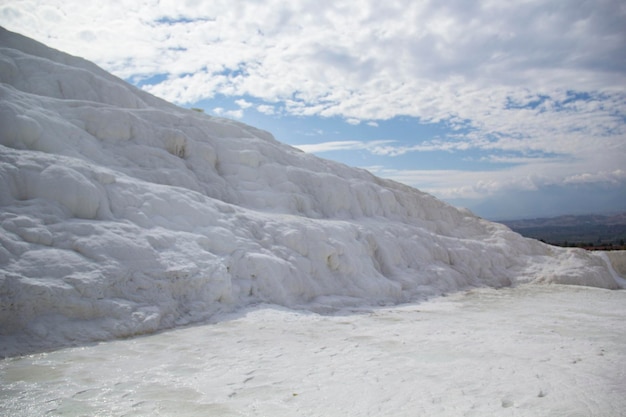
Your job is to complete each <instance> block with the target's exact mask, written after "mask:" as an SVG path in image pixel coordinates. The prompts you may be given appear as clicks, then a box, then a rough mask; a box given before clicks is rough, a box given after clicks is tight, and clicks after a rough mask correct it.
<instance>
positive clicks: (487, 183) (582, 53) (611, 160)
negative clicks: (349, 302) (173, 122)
mask: <svg viewBox="0 0 626 417" xmlns="http://www.w3.org/2000/svg"><path fill="white" fill-rule="evenodd" d="M624 22H626V3H624V2H623V1H621V0H594V1H584V0H556V1H551V0H541V1H539V0H537V1H535V0H514V1H501V0H484V1H465V0H449V1H448V0H446V1H416V0H386V1H384V2H381V1H378V0H351V1H330V0H329V1H323V0H322V1H320V0H312V1H308V0H301V1H298V0H293V1H286V0H283V1H279V0H258V1H253V0H248V1H237V0H206V1H202V0H186V1H183V0H146V1H138V0H137V1H135V0H126V1H115V2H102V1H97V2H96V1H86V0H81V1H75V0H47V1H33V0H24V1H21V0H10V1H9V0H0V25H2V26H4V27H5V28H7V29H9V30H12V31H16V32H19V33H22V34H24V35H26V36H29V37H31V38H34V39H36V40H39V41H41V42H44V43H46V44H47V45H49V46H52V47H54V48H57V49H61V50H64V51H66V52H69V53H71V54H74V55H79V56H82V57H85V58H87V59H89V60H91V61H94V62H96V63H97V64H99V65H100V66H102V67H103V68H105V69H106V70H108V71H110V72H113V73H114V74H116V75H118V76H119V77H122V78H124V79H126V80H128V81H130V82H132V83H134V84H136V85H139V86H141V87H142V88H144V89H145V90H147V91H149V92H151V93H154V94H156V95H158V96H160V97H163V98H165V99H167V100H169V101H173V102H175V103H177V104H179V105H181V106H185V107H200V108H203V109H205V111H206V112H207V113H209V114H213V115H221V116H225V117H232V118H237V119H239V120H241V121H243V122H246V123H250V124H253V125H255V126H258V127H261V128H264V129H266V130H269V131H270V132H272V133H273V134H274V135H275V136H276V138H277V139H278V140H280V141H282V142H285V143H288V144H291V145H294V146H297V147H299V148H301V149H303V150H305V151H307V152H312V153H315V154H317V155H319V156H321V157H325V158H330V159H335V160H338V161H341V162H343V163H346V164H348V165H352V166H358V167H362V168H366V169H368V170H370V171H371V172H373V173H374V174H377V175H379V176H382V177H387V178H392V179H395V180H397V181H400V182H403V183H406V184H409V185H412V186H415V187H417V188H419V189H421V190H424V191H427V192H430V193H432V194H434V195H436V196H438V197H440V198H442V199H444V200H446V201H449V202H451V203H453V204H455V205H459V206H464V207H469V208H470V209H472V210H473V211H474V212H476V213H477V214H479V215H482V216H484V217H487V218H490V219H508V218H523V217H536V216H551V215H557V214H564V213H574V214H578V213H588V212H611V211H620V210H626V24H624Z"/></svg>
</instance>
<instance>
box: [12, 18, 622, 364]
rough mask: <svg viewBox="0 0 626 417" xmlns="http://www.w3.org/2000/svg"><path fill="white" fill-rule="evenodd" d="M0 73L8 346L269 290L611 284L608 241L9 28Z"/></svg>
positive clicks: (183, 317) (174, 316)
mask: <svg viewBox="0 0 626 417" xmlns="http://www.w3.org/2000/svg"><path fill="white" fill-rule="evenodd" d="M0 81H1V85H0V177H1V179H0V280H1V281H0V305H1V308H2V311H1V314H0V332H1V335H0V337H1V338H2V340H3V341H4V342H6V343H0V346H2V348H0V349H4V352H0V354H5V355H6V354H15V353H20V352H24V351H27V350H28V349H31V348H36V347H41V346H49V347H52V346H60V345H65V344H68V343H80V342H82V341H90V340H101V339H109V338H115V337H122V336H128V335H133V334H140V333H146V332H152V331H155V330H158V329H162V328H167V327H171V326H176V325H181V324H185V323H189V322H193V321H198V320H203V319H207V318H209V317H211V316H213V315H214V314H216V313H218V312H220V311H224V310H232V309H234V308H237V307H240V306H243V305H249V304H252V303H259V302H269V303H277V304H280V305H284V306H289V307H307V308H313V309H325V308H336V307H341V306H345V305H351V304H358V303H374V304H376V303H398V302H403V301H408V300H414V299H419V298H421V297H426V296H432V295H437V294H441V293H445V292H450V291H455V290H458V289H462V288H468V287H473V286H485V285H488V286H493V287H500V286H508V285H511V284H516V283H520V282H546V283H568V284H578V285H591V286H598V287H604V288H617V287H618V284H617V282H616V279H618V278H615V277H614V275H613V274H612V271H611V270H610V268H608V267H607V264H606V263H605V261H604V259H603V258H601V257H600V256H596V255H593V254H588V253H586V252H583V251H578V250H560V249H558V248H551V247H549V246H546V245H544V244H542V243H540V242H537V241H534V240H529V239H525V238H522V237H521V236H519V235H517V234H515V233H513V232H511V231H510V230H509V229H508V228H506V227H505V226H502V225H499V224H494V223H490V222H487V221H484V220H482V219H480V218H477V217H475V216H474V215H472V214H471V213H469V212H466V211H463V210H458V209H456V208H453V207H451V206H449V205H446V204H444V203H443V202H441V201H439V200H437V199H435V198H434V197H432V196H430V195H428V194H425V193H422V192H420V191H418V190H415V189H413V188H410V187H407V186H404V185H401V184H398V183H395V182H391V181H387V180H383V179H380V178H376V177H374V176H373V175H371V174H369V173H368V172H366V171H363V170H358V169H353V168H349V167H347V166H344V165H340V164H337V163H334V162H330V161H327V160H323V159H319V158H317V157H315V156H312V155H308V154H305V153H303V152H301V151H298V150H296V149H294V148H291V147H289V146H286V145H284V144H281V143H278V142H277V141H276V140H274V139H273V137H272V136H271V134H269V133H268V132H265V131H261V130H259V129H256V128H254V127H251V126H247V125H244V124H242V123H238V122H235V121H232V120H226V119H220V118H214V117H210V116H208V115H204V114H200V113H197V112H193V111H189V110H185V109H182V108H179V107H176V106H174V105H172V104H169V103H166V102H164V101H162V100H160V99H158V98H155V97H153V96H151V95H149V94H147V93H145V92H143V91H140V90H138V89H137V88H135V87H133V86H130V85H128V84H126V83H125V82H123V81H122V80H119V79H117V78H116V77H114V76H112V75H111V74H108V73H106V72H105V71H103V70H102V69H100V68H98V67H97V66H95V65H94V64H92V63H89V62H87V61H85V60H82V59H80V58H76V57H72V56H68V55H66V54H64V53H61V52H58V51H54V50H51V49H49V48H47V47H45V46H44V45H41V44H39V43H37V42H34V41H32V40H30V39H27V38H24V37H22V36H20V35H18V34H15V33H11V32H8V31H6V30H4V29H2V30H1V31H0Z"/></svg>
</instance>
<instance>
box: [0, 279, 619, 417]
mask: <svg viewBox="0 0 626 417" xmlns="http://www.w3.org/2000/svg"><path fill="white" fill-rule="evenodd" d="M625 364H626V291H609V290H602V289H594V288H587V287H574V286H522V287H519V288H514V289H502V290H494V289H480V290H472V291H468V292H463V293H458V294H453V295H451V296H449V297H443V298H438V299H433V300H431V301H427V302H422V303H416V304H411V305H403V306H398V307H393V308H387V307H385V308H380V309H365V308H364V309H362V310H358V311H357V310H353V311H350V312H342V313H341V314H333V315H319V314H314V313H308V312H297V311H293V310H287V309H283V308H278V307H274V306H260V307H257V308H254V309H252V308H251V309H248V310H246V311H245V312H243V313H240V314H237V315H233V316H230V317H226V318H224V319H223V320H222V321H220V322H218V323H216V324H210V325H202V326H194V327H189V328H184V329H179V330H173V331H168V332H163V333H160V334H157V335H152V336H146V337H139V338H134V339H129V340H119V341H113V342H106V343H102V344H98V345H92V346H86V347H77V348H69V349H63V350H58V351H55V352H49V353H40V354H35V355H31V356H27V357H22V358H9V359H5V360H3V361H1V362H0V414H1V415H3V416H44V415H54V416H171V415H176V416H272V417H275V416H418V415H419V416H433V415H437V416H446V415H448V416H486V415H499V416H569V417H574V416H607V417H608V416H612V417H613V416H624V415H626V411H625V410H626V388H625V387H626V365H625Z"/></svg>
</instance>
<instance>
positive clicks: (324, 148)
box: [294, 140, 390, 153]
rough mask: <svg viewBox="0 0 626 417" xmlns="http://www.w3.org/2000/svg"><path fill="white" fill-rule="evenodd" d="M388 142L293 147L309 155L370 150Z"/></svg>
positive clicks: (342, 142)
mask: <svg viewBox="0 0 626 417" xmlns="http://www.w3.org/2000/svg"><path fill="white" fill-rule="evenodd" d="M388 142H390V141H386V140H380V141H372V142H361V141H358V140H344V141H333V142H322V143H313V144H304V145H294V146H295V147H296V148H298V149H300V150H302V151H304V152H309V153H323V152H331V151H355V150H362V149H365V150H371V149H372V148H375V147H377V146H381V145H384V144H386V143H388Z"/></svg>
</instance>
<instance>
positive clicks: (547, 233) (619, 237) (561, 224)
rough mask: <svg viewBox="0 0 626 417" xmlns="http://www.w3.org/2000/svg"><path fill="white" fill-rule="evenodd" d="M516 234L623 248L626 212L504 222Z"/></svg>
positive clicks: (562, 243) (562, 242)
mask: <svg viewBox="0 0 626 417" xmlns="http://www.w3.org/2000/svg"><path fill="white" fill-rule="evenodd" d="M500 223H502V224H505V225H507V226H508V227H510V228H511V229H512V230H514V231H515V232H517V233H519V234H521V235H523V236H526V237H531V238H534V239H539V240H543V241H544V242H547V243H552V244H555V245H559V246H585V247H598V246H601V247H605V246H618V247H623V246H624V241H625V240H626V212H624V213H619V214H611V215H601V214H588V215H580V216H574V215H566V216H558V217H552V218H538V219H524V220H509V221H502V222H500Z"/></svg>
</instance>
